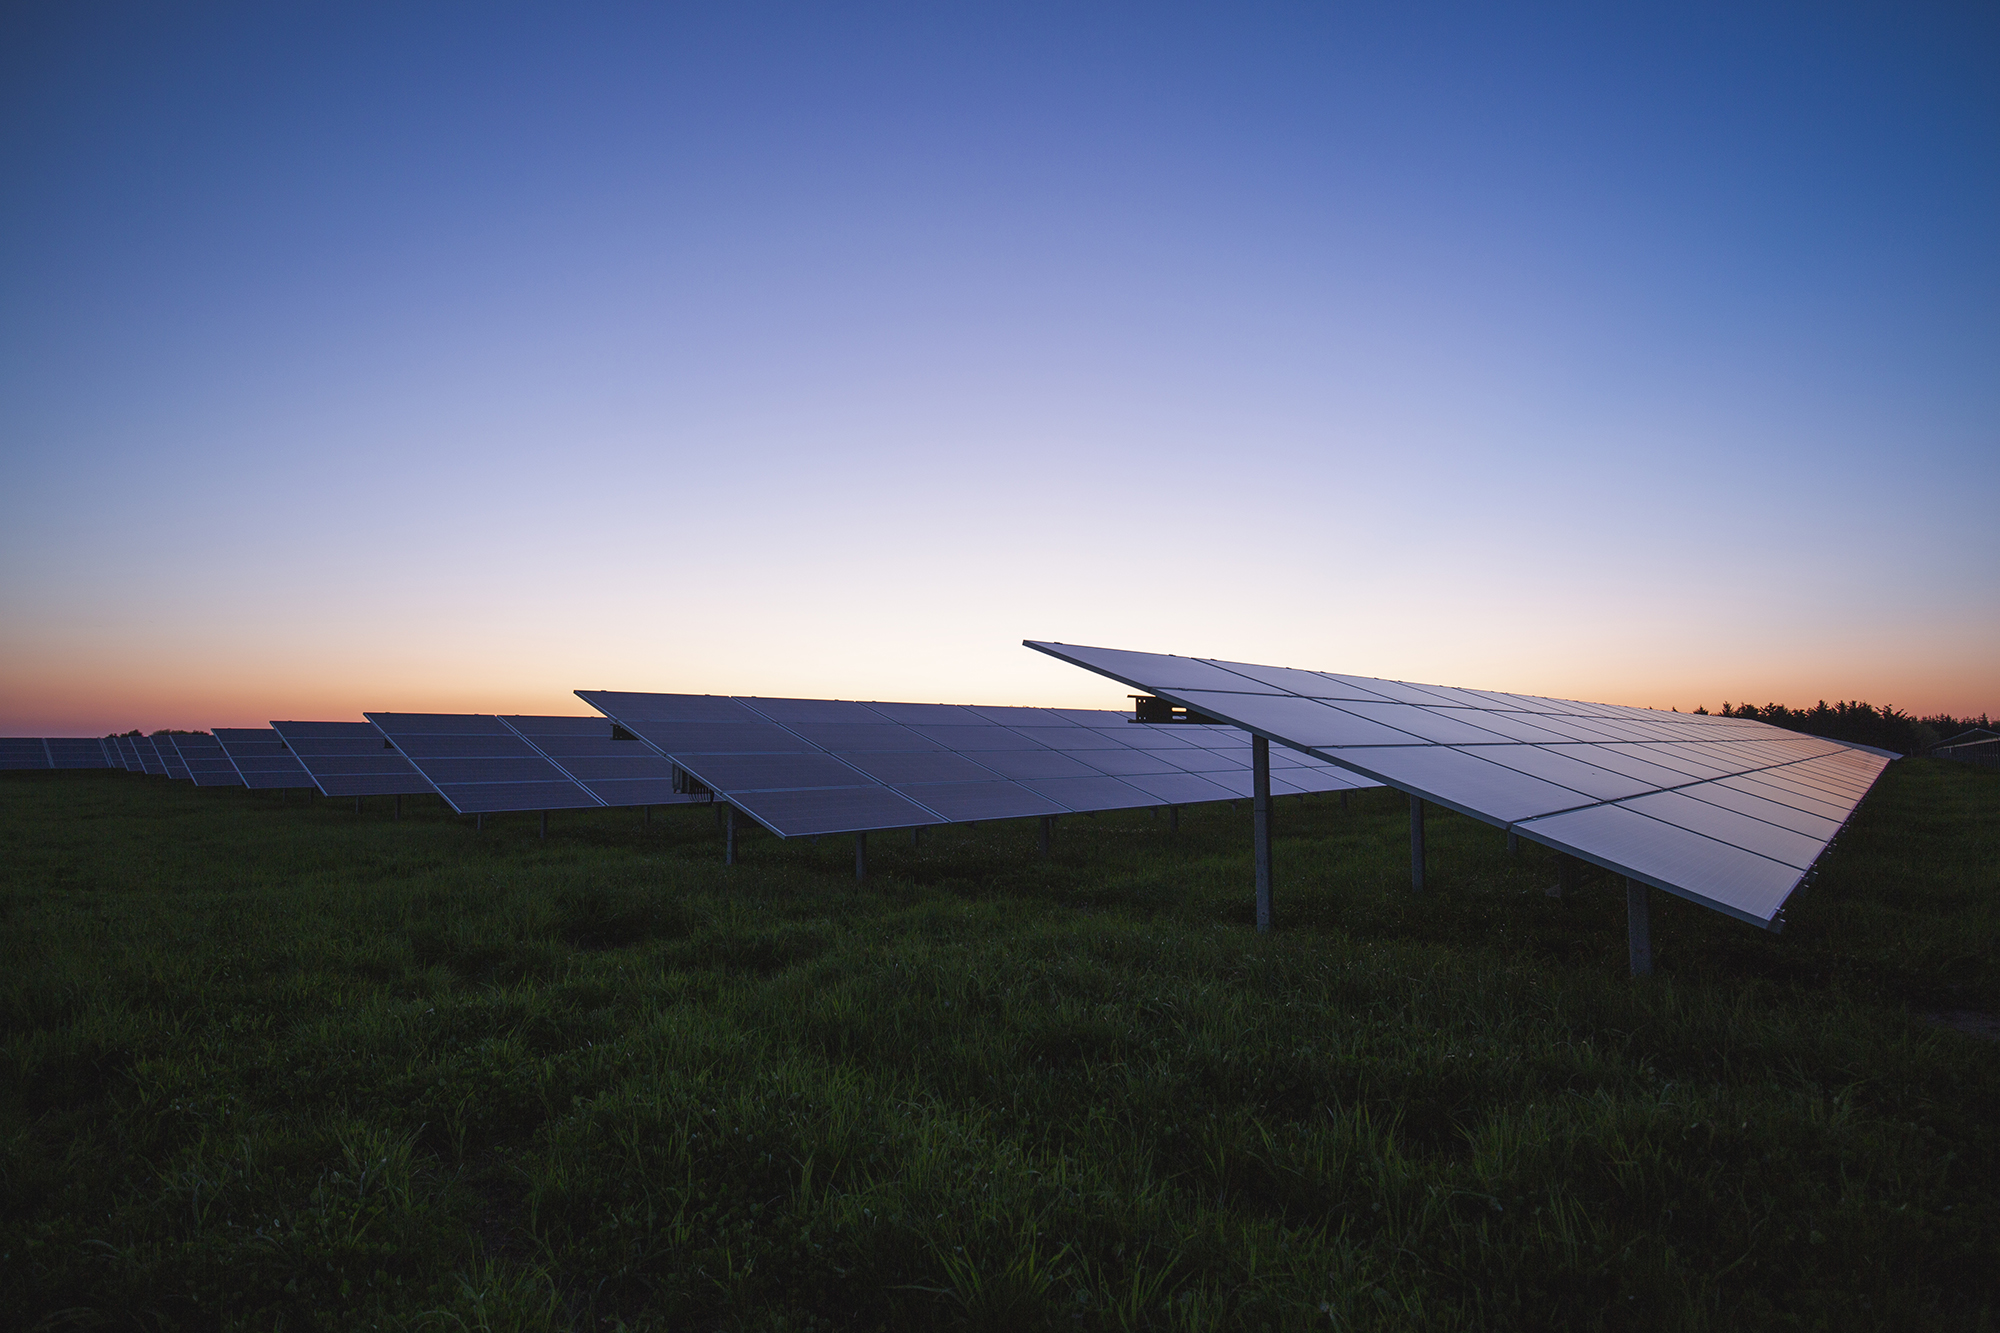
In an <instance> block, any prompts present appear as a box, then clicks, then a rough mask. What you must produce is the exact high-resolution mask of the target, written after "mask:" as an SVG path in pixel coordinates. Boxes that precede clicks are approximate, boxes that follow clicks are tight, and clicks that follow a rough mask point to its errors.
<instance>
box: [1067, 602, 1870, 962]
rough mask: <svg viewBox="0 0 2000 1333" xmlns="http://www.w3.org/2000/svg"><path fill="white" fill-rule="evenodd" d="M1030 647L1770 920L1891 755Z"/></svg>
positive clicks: (1497, 701)
mask: <svg viewBox="0 0 2000 1333" xmlns="http://www.w3.org/2000/svg"><path fill="white" fill-rule="evenodd" d="M1027 646H1028V647H1030V648H1034V649H1037V650H1038V651H1041V652H1044V653H1048V654H1049V655H1051V656H1053V657H1057V658H1060V659H1062V660H1063V661H1066V662H1070V663H1073V664H1075V665H1077V666H1080V667H1083V668H1085V669H1087V670H1090V671H1095V672H1097V673H1099V674H1100V675H1105V676H1109V677H1110V678H1112V679H1113V680H1118V681H1122V682H1124V683H1125V684H1127V685H1130V686H1133V687H1134V688H1136V689H1141V690H1145V691H1147V692H1148V693H1151V694H1157V695H1158V696H1160V697H1161V698H1164V699H1167V700H1169V701H1170V702H1172V703H1175V704H1180V705H1183V706H1185V707H1188V708H1192V709H1197V710H1199V711H1200V712H1203V713H1206V714H1208V715H1209V716H1211V717H1216V718H1220V719H1222V720H1223V721H1226V722H1232V723H1235V724H1236V725H1237V726H1241V727H1245V728H1248V729H1249V730H1251V731H1254V732H1258V733H1260V734H1262V735H1264V736H1267V737H1269V738H1270V739H1271V740H1274V741H1278V742H1281V743H1282V744H1284V745H1288V746H1292V747H1294V748H1295V749H1297V750H1300V751H1303V752H1305V753H1307V754H1309V755H1311V756H1313V757H1314V758H1316V759H1319V760H1323V761H1326V762H1329V763H1333V764H1337V765H1340V766H1342V767H1344V768H1347V769H1349V770H1351V771H1353V772H1355V773H1359V774H1362V775H1364V776H1367V777H1370V778H1373V779H1376V780H1377V781H1380V782H1383V783H1386V784H1388V785H1389V786H1392V787H1395V788H1397V789H1399V790H1401V791H1406V792H1409V793H1410V794H1411V795H1413V796H1417V797H1420V798H1421V799H1423V800H1426V801H1431V802H1434V803H1436V804H1438V805H1442V806H1445V807H1447V808H1448V809H1452V810H1456V811H1458V812H1460V813H1461V814H1466V815H1470V816H1472V817H1473V818H1475V819H1480V820H1484V821H1485V822H1487V823H1490V824H1497V825H1499V826H1501V827H1503V828H1506V829H1508V830H1509V831H1510V832H1512V833H1516V834H1519V835H1520V836H1521V837H1524V838H1528V839H1530V840H1532V841H1535V842H1540V843H1543V844H1545V845H1547V846H1549V847H1553V848H1556V849H1557V850H1559V851H1563V852H1567V853H1569V854H1570V855H1573V856H1578V857H1581V858H1582V859H1584V860H1586V861H1590V862H1592V863H1594V864H1596V865H1599V866H1602V867H1604V868H1605V869H1607V870H1610V871H1613V872H1615V873H1617V874H1620V875H1624V876H1626V877H1628V878H1630V879H1633V880H1636V881H1638V882H1640V883H1642V884H1649V885H1652V886H1654V887H1656V888H1660V889H1664V890H1666V891H1667V892H1669V893H1674V894H1678V895H1679V896H1681V897H1684V898H1688V899H1691V900H1693V901H1695V902H1699V903H1701V904H1703V905H1704V906H1707V907H1711V908H1714V909H1715V910H1716V911H1719V912H1724V913H1727V914H1728V915H1730V916H1733V917H1737V918H1738V919H1740V920H1744V921H1749V922H1752V923H1754V924H1756V925H1760V926H1775V925H1777V924H1778V921H1779V917H1780V913H1781V911H1782V909H1783V907H1784V903H1785V900H1786V898H1787V897H1789V896H1790V894H1791V893H1792V891H1793V890H1794V889H1796V888H1797V887H1798V885H1799V883H1800V882H1801V881H1802V880H1803V879H1804V878H1805V876H1806V874H1807V873H1808V871H1809V870H1810V869H1811V867H1812V865H1813V863H1814V862H1815V861H1816V860H1817V859H1818V857H1819V855H1820V854H1821V853H1822V852H1824V851H1825V849H1826V846H1827V844H1828V842H1830V841H1831V840H1832V838H1833V837H1834V835H1835V834H1837V833H1838V832H1839V831H1840V828H1841V827H1842V825H1843V824H1845V822H1846V821H1847V819H1848V818H1849V817H1850V816H1851V815H1852V814H1853V812H1854V809H1855V807H1856V806H1857V805H1858V804H1859V803H1860V801H1861V798H1862V797H1863V796H1864V795H1866V794H1867V792H1868V789H1869V787H1870V786H1871V785H1872V784H1873V783H1874V781H1875V779H1876V778H1877V777H1878V776H1879V775H1880V774H1881V771H1882V769H1883V768H1884V767H1885V766H1886V765H1887V764H1888V762H1889V758H1890V756H1887V755H1885V752H1882V751H1876V750H1871V749H1867V748H1865V747H1857V746H1848V745H1843V744H1841V743H1840V742H1837V741H1829V740H1823V739H1820V738H1818V737H1814V736H1803V735H1800V734H1798V733H1796V732H1789V731H1782V730H1780V729H1778V728H1776V727H1772V726H1768V725H1766V724H1764V723H1761V722H1756V721H1754V720H1751V719H1747V718H1722V717H1712V716H1708V715H1705V714H1698V713H1673V712H1661V711H1659V710H1657V709H1649V708H1633V707H1629V706H1625V705H1618V704H1592V703H1581V702H1576V701H1571V700H1564V699H1546V698H1541V697H1537V696H1533V695H1511V694H1500V693H1496V692H1493V691H1487V690H1466V689H1459V688H1455V687H1448V686H1438V685H1416V684H1411V683H1409V682H1405V681H1388V680H1372V679H1369V678H1367V677H1361V676H1342V675H1336V674H1333V673H1330V672H1315V671H1301V670H1298V669H1296V668H1288V667H1269V666H1259V665H1254V664H1250V663H1240V662H1226V661H1219V660H1209V659H1205V658H1187V657H1173V656H1168V655H1165V654H1158V653H1135V652H1128V651H1124V650H1120V649H1108V648H1084V647H1077V646H1074V645H1070V644H1058V643H1037V642H1034V641H1032V640H1031V641H1029V642H1028V644H1027ZM1130 780H1133V781H1136V780H1137V779H1130ZM1290 780H1295V779H1293V778H1292V775H1291V772H1290V770H1283V769H1278V768H1276V767H1275V766H1274V768H1273V782H1272V786H1273V790H1277V789H1278V787H1279V783H1280V781H1290ZM1635 966H1636V964H1635Z"/></svg>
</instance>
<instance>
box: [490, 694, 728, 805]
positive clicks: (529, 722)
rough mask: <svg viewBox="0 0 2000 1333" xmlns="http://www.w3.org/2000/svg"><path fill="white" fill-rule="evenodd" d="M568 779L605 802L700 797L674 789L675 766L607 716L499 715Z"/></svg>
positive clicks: (686, 800)
mask: <svg viewBox="0 0 2000 1333" xmlns="http://www.w3.org/2000/svg"><path fill="white" fill-rule="evenodd" d="M500 720H501V721H502V722H504V723H505V724H506V725H507V727H508V728H509V729H510V730H512V731H513V732H514V734H515V735H517V736H519V737H521V739H523V740H525V741H527V742H528V744H530V745H532V746H534V747H535V749H536V751H537V752H538V753H540V754H541V755H542V756H543V757H544V758H546V759H547V760H549V762H550V763H552V764H554V765H556V767H558V768H560V769H561V770H562V771H563V772H564V773H565V774H567V775H568V777H569V778H570V780H571V781H572V782H575V783H577V784H578V785H580V786H582V787H583V788H584V789H585V790H587V791H588V792H589V793H590V794H591V795H592V796H595V797H596V798H597V799H598V800H600V801H602V802H603V803H604V804H606V805H612V806H635V805H686V804H689V803H691V802H703V801H706V800H707V799H708V798H707V797H706V796H693V795H688V794H686V793H683V792H677V791H675V790H674V765H673V762H672V761H671V760H669V759H666V758H664V757H662V756H661V755H660V754H659V752H658V751H656V750H654V749H653V748H652V747H651V746H649V745H647V744H646V743H645V742H644V741H642V740H640V739H639V738H638V737H637V736H634V735H632V734H631V733H630V732H624V733H623V734H622V735H621V734H620V730H621V729H620V728H618V727H616V726H614V725H613V724H612V722H611V721H610V719H608V718H605V717H602V716H594V717H541V716H532V715H526V714H512V715H507V716H503V717H502V718H501V719H500Z"/></svg>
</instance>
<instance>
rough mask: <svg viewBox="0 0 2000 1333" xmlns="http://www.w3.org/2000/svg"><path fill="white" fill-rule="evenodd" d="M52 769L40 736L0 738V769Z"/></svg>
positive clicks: (47, 750) (47, 748) (46, 748)
mask: <svg viewBox="0 0 2000 1333" xmlns="http://www.w3.org/2000/svg"><path fill="white" fill-rule="evenodd" d="M54 767H55V765H54V764H52V763H50V762H49V747H48V746H46V745H44V744H42V738H41V737H40V736H0V769H9V768H16V769H18V768H54Z"/></svg>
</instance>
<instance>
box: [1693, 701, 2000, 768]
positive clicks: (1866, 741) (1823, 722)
mask: <svg viewBox="0 0 2000 1333" xmlns="http://www.w3.org/2000/svg"><path fill="white" fill-rule="evenodd" d="M1701 711H1705V710H1701ZM1722 716H1724V717H1748V718H1754V719H1756V720H1757V721H1759V722H1768V723H1769V724H1771V725H1772V726H1774V727H1783V728H1784V729H1785V730H1787V731H1803V732H1804V733H1806V734H1807V735H1808V736H1824V737H1826V738H1827V739H1828V740H1835V741H1853V742H1855V743H1856V744H1858V745H1875V746H1880V747H1881V748H1882V749H1884V750H1894V751H1896V752H1897V753H1898V754H1916V753H1918V752H1919V751H1922V750H1926V749H1929V748H1930V747H1931V746H1933V745H1936V744H1937V743H1938V742H1939V741H1941V740H1946V739H1949V738H1950V737H1952V736H1955V735H1957V734H1958V733H1959V732H1961V731H1969V730H1971V729H1972V728H1974V727H1990V726H1992V725H1993V724H1992V723H1991V722H1990V721H1988V720H1987V717H1986V714H1984V713H1981V714H1980V715H1979V716H1978V717H1976V718H1973V717H1953V716H1951V715H1950V714H1949V713H1939V714H1936V715H1935V716H1933V717H1912V716H1910V714H1908V713H1905V712H1901V711H1899V710H1897V709H1895V708H1891V707H1889V706H1888V705H1886V704H1885V705H1883V706H1882V707H1880V708H1877V707H1876V706H1875V705H1874V704H1865V703H1859V702H1855V701H1850V700H1842V701H1841V702H1839V703H1834V704H1829V703H1828V702H1827V701H1826V700H1824V699H1821V700H1820V701H1819V702H1818V703H1817V704H1815V705H1814V706H1813V707H1811V708H1787V707H1785V705H1783V704H1764V705H1762V706H1759V705H1757V704H1730V703H1724V704H1723V705H1722Z"/></svg>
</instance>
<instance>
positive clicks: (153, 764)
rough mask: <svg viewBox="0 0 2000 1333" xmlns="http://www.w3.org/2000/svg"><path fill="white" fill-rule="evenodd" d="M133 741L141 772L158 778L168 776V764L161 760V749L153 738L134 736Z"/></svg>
mask: <svg viewBox="0 0 2000 1333" xmlns="http://www.w3.org/2000/svg"><path fill="white" fill-rule="evenodd" d="M131 740H132V749H133V752H134V753H135V754H136V755H137V756H138V759H139V768H140V771H141V772H144V773H148V774H151V775H152V776H153V777H156V778H163V777H165V776H167V765H166V762H165V761H164V760H163V759H161V757H160V747H159V746H158V745H157V744H156V743H155V742H154V740H153V738H152V737H151V736H134V737H132V738H131Z"/></svg>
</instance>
